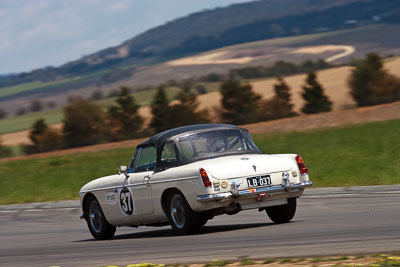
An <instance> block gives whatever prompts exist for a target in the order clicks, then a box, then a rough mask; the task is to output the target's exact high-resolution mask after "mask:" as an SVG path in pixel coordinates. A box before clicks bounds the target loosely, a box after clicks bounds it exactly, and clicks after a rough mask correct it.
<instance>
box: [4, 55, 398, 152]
mask: <svg viewBox="0 0 400 267" xmlns="http://www.w3.org/2000/svg"><path fill="white" fill-rule="evenodd" d="M385 68H386V69H387V70H388V71H389V72H390V73H392V74H394V75H396V76H399V77H400V57H396V58H390V59H388V60H386V62H385ZM350 73H351V67H348V66H344V67H337V68H332V69H327V70H322V71H319V72H317V77H318V81H319V82H320V83H321V84H322V86H323V87H324V89H325V93H326V94H327V95H328V96H329V98H330V99H331V100H332V101H333V103H334V105H333V111H339V110H346V109H350V108H354V107H355V103H354V100H353V99H352V97H351V96H350V94H349V88H348V86H347V79H348V77H349V75H350ZM305 78H306V75H305V74H300V75H293V76H288V77H285V81H286V82H287V83H288V85H289V86H290V87H291V89H292V102H293V104H294V109H295V111H297V112H299V111H300V109H301V107H302V106H303V104H304V101H303V99H302V97H301V94H300V93H301V90H302V85H303V84H304V80H305ZM275 83H276V80H275V79H267V80H254V81H250V84H251V85H252V86H253V90H254V91H255V92H256V93H258V94H260V95H261V96H262V97H263V98H265V99H267V98H270V97H272V96H273V95H274V89H273V86H274V84H275ZM198 100H199V103H200V105H199V108H200V109H209V111H210V114H211V115H212V117H215V108H216V107H219V105H220V101H221V96H220V94H219V92H212V93H208V94H205V95H200V96H199V97H198ZM139 113H140V115H142V116H143V117H144V118H145V119H146V123H148V122H149V121H150V119H151V110H150V107H149V106H144V107H142V108H140V109H139ZM55 127H58V128H60V127H61V124H56V125H55ZM28 133H29V131H21V132H15V133H9V134H4V135H2V137H1V138H2V142H3V144H5V145H8V146H16V145H19V144H21V143H29V138H28Z"/></svg>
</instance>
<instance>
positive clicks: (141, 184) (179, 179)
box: [79, 176, 199, 194]
mask: <svg viewBox="0 0 400 267" xmlns="http://www.w3.org/2000/svg"><path fill="white" fill-rule="evenodd" d="M197 178H199V177H198V176H192V177H185V178H176V179H169V180H162V181H156V182H151V178H150V182H149V183H136V184H128V185H122V186H110V187H103V188H96V189H92V190H86V191H80V192H79V194H84V193H88V192H96V191H102V190H113V189H118V188H124V187H137V186H143V185H146V186H147V185H149V184H161V183H168V182H176V181H183V180H192V179H197Z"/></svg>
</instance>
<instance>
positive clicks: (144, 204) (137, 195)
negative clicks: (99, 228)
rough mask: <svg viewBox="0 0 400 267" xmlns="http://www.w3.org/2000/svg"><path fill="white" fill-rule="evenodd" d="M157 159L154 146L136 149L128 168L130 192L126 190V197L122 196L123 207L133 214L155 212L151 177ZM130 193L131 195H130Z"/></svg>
mask: <svg viewBox="0 0 400 267" xmlns="http://www.w3.org/2000/svg"><path fill="white" fill-rule="evenodd" d="M155 161H156V149H155V147H154V146H148V147H141V148H138V150H137V151H136V153H135V157H134V159H133V160H132V162H131V164H130V167H129V170H128V174H129V183H128V187H129V192H126V193H127V194H126V198H125V199H124V196H121V201H122V204H121V205H122V206H121V207H122V209H123V210H124V211H125V210H127V212H128V213H131V214H132V215H144V214H151V213H153V211H154V208H153V201H152V190H151V177H152V176H153V172H154V166H155ZM128 193H130V194H131V195H130V196H129V194H128ZM129 197H132V199H133V201H130V199H129ZM124 202H126V203H124Z"/></svg>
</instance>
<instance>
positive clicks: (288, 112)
mask: <svg viewBox="0 0 400 267" xmlns="http://www.w3.org/2000/svg"><path fill="white" fill-rule="evenodd" d="M306 82H307V84H306V85H305V86H304V92H303V97H304V99H305V100H306V104H305V106H304V108H303V112H305V113H317V112H322V111H328V110H330V106H331V103H330V101H329V100H328V99H327V97H326V96H325V95H324V94H323V92H322V87H321V86H320V85H319V83H318V82H317V81H316V76H315V74H314V73H310V74H309V75H308V78H307V81H306ZM220 93H221V95H222V100H221V108H219V109H218V110H217V114H218V115H219V119H217V120H219V121H221V122H225V123H231V124H244V123H251V122H257V121H265V120H273V119H277V118H283V117H290V116H295V115H296V113H295V112H294V111H293V104H292V103H291V95H290V88H289V87H288V85H287V84H286V83H285V82H284V80H283V79H278V83H277V84H276V85H275V96H274V97H273V98H272V99H267V100H263V99H262V98H261V96H260V95H257V94H255V93H254V92H253V90H252V87H251V85H250V84H248V83H242V82H241V81H240V80H226V81H225V82H223V83H222V84H221V88H220ZM198 107H199V103H198V101H197V95H196V94H195V93H193V92H192V90H191V89H190V88H189V87H185V88H183V89H182V90H181V91H180V92H179V94H178V96H177V97H176V100H175V101H173V102H171V101H170V100H169V99H168V97H167V94H166V92H165V88H164V87H163V86H160V87H159V88H158V89H157V92H156V94H155V96H154V98H153V101H152V103H151V113H152V119H151V122H150V124H149V127H148V128H144V127H143V122H144V119H143V118H142V117H141V116H140V115H139V113H138V109H139V106H138V105H137V104H136V102H135V99H134V97H133V96H132V95H131V94H130V92H129V88H127V87H121V89H120V91H119V93H118V97H117V99H116V105H113V106H111V107H109V108H108V110H107V111H104V110H103V109H102V108H101V107H100V106H99V105H97V104H95V103H93V102H90V101H88V100H84V99H75V100H74V101H73V102H72V103H70V104H69V105H67V106H66V107H65V108H64V124H63V128H62V130H57V129H55V128H52V127H49V126H48V125H46V123H45V121H44V120H43V119H39V120H37V121H36V122H35V123H34V124H33V127H32V130H31V132H30V136H29V137H30V139H31V141H32V145H29V146H25V147H24V151H25V152H26V153H28V154H29V153H37V152H44V151H51V150H57V149H61V148H66V147H80V146H86V145H92V144H97V143H102V142H110V141H118V140H124V139H130V138H138V137H143V136H148V135H150V134H152V133H156V132H160V131H164V130H167V129H171V128H175V127H179V126H183V125H189V124H199V123H208V122H210V121H211V120H210V116H209V113H208V111H207V110H199V109H198ZM214 121H215V119H214Z"/></svg>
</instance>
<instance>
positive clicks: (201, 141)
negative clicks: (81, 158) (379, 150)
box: [79, 124, 312, 239]
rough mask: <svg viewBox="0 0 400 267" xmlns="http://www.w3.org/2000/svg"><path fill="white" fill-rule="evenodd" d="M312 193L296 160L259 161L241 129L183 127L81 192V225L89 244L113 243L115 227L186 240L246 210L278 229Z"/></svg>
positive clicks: (287, 156) (164, 135)
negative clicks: (165, 229) (164, 229)
mask: <svg viewBox="0 0 400 267" xmlns="http://www.w3.org/2000/svg"><path fill="white" fill-rule="evenodd" d="M311 185H312V182H311V181H310V180H309V177H308V170H307V168H306V166H305V164H304V161H303V159H302V158H301V157H300V156H299V155H296V154H275V155H268V154H262V153H261V152H260V150H258V148H257V147H256V145H255V144H254V142H253V141H252V139H251V137H250V134H249V132H248V131H247V130H246V129H243V128H239V127H236V126H233V125H225V124H203V125H192V126H185V127H180V128H176V129H172V130H168V131H165V132H162V133H159V134H156V135H154V136H152V137H151V138H149V139H148V140H146V141H145V142H143V143H141V144H140V145H138V146H137V148H136V151H135V153H134V154H133V157H132V160H131V161H130V164H129V167H127V166H121V167H120V171H119V174H116V175H111V176H107V177H103V178H98V179H96V180H93V181H91V182H89V183H87V184H86V185H84V186H83V187H82V189H81V190H80V192H79V195H80V200H81V206H82V211H83V213H82V214H81V218H82V219H83V218H84V219H85V220H86V222H87V225H88V227H89V230H90V233H91V234H92V235H93V237H94V238H95V239H108V238H112V237H113V236H114V234H115V230H116V227H117V226H133V227H137V226H141V225H146V226H163V225H168V224H170V225H171V227H172V229H173V230H174V231H175V232H177V233H179V234H186V233H189V232H192V231H194V230H196V229H198V228H200V227H202V226H203V225H205V224H206V223H207V221H208V220H210V219H212V218H213V217H214V216H216V215H221V214H229V215H233V214H236V213H238V212H240V211H242V210H248V209H258V210H259V211H264V210H265V211H266V213H267V214H268V216H269V218H270V219H271V220H272V221H274V222H276V223H285V222H288V221H290V220H291V219H292V218H293V216H294V214H295V212H296V198H297V197H299V196H301V195H302V193H303V191H304V188H305V187H307V186H311Z"/></svg>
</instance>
